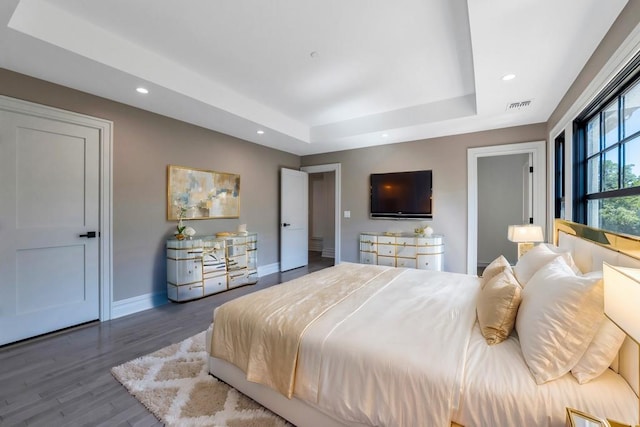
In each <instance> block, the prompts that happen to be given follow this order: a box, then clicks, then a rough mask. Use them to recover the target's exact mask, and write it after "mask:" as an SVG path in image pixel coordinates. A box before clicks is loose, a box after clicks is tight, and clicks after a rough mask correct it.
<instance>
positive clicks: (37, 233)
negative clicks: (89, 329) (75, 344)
mask: <svg viewBox="0 0 640 427" xmlns="http://www.w3.org/2000/svg"><path fill="white" fill-rule="evenodd" d="M99 133H100V132H99V130H97V129H95V128H91V127H85V126H82V125H77V124H71V123H66V122H61V121H56V120H49V119H45V118H40V117H34V116H31V115H29V114H22V113H15V112H9V111H0V200H1V201H2V202H1V203H0V344H5V343H9V342H14V341H17V340H20V339H24V338H29V337H32V336H35V335H39V334H43V333H47V332H51V331H55V330H58V329H62V328H65V327H68V326H73V325H77V324H80V323H84V322H87V321H91V320H96V319H98V318H99V314H100V305H99V304H100V299H99V242H98V240H99V229H98V226H99V170H100V168H99V166H100V163H99V160H100V134H99ZM91 232H94V233H96V235H95V238H91V237H90V236H91ZM82 235H85V236H86V237H82Z"/></svg>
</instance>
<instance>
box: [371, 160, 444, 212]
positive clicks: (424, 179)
mask: <svg viewBox="0 0 640 427" xmlns="http://www.w3.org/2000/svg"><path fill="white" fill-rule="evenodd" d="M431 190H432V180H431V171H430V170H423V171H413V172H393V173H374V174H371V203H370V205H369V206H370V213H369V216H370V217H371V218H407V219H425V218H432V217H433V212H432V208H433V200H432V196H431Z"/></svg>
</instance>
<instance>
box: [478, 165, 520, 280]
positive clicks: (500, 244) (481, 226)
mask: <svg viewBox="0 0 640 427" xmlns="http://www.w3.org/2000/svg"><path fill="white" fill-rule="evenodd" d="M530 163H531V154H530V153H518V154H510V155H504V156H487V157H480V158H479V159H478V240H477V247H478V252H477V253H478V262H477V265H478V275H480V274H482V271H483V270H484V268H485V267H486V266H487V265H489V263H491V261H493V260H494V259H496V258H497V257H498V256H500V255H504V257H505V258H507V260H508V261H509V262H510V263H511V264H515V263H516V261H517V260H518V251H517V246H516V245H514V244H513V243H512V242H510V241H509V240H508V239H507V228H508V226H509V225H511V224H527V223H529V218H531V215H532V213H531V207H532V206H533V204H532V201H531V199H532V196H533V195H532V194H531V191H530V183H531V179H530V175H531V174H532V172H530V171H531V169H530V166H531V165H530Z"/></svg>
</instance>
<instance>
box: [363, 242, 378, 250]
mask: <svg viewBox="0 0 640 427" xmlns="http://www.w3.org/2000/svg"><path fill="white" fill-rule="evenodd" d="M360 250H361V251H366V252H376V251H377V250H378V245H377V244H376V243H374V242H369V241H366V242H363V241H360Z"/></svg>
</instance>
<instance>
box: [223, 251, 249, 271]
mask: <svg viewBox="0 0 640 427" xmlns="http://www.w3.org/2000/svg"><path fill="white" fill-rule="evenodd" d="M227 264H228V265H227V268H228V269H229V271H231V270H240V269H243V268H247V255H246V254H245V255H239V256H230V257H229V258H228V260H227Z"/></svg>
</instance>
